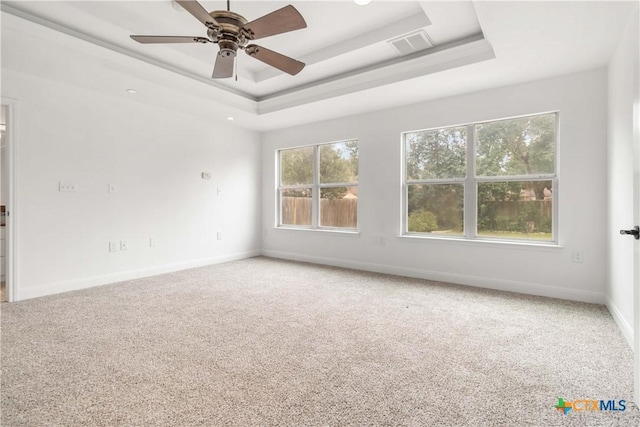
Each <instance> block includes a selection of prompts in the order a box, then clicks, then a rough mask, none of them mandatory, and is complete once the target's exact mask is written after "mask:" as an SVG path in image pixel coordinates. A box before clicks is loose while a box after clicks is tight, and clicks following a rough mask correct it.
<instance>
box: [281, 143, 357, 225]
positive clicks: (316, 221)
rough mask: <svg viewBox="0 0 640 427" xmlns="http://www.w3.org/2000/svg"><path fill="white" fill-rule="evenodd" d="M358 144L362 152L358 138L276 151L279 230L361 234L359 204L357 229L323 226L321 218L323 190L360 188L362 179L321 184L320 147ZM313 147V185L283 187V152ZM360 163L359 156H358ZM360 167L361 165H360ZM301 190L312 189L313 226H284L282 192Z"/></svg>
mask: <svg viewBox="0 0 640 427" xmlns="http://www.w3.org/2000/svg"><path fill="white" fill-rule="evenodd" d="M354 141H355V142H357V143H358V151H359V150H360V146H359V140H358V138H347V139H340V140H337V141H330V142H321V143H317V144H309V145H299V146H295V147H287V148H279V149H277V150H276V171H277V173H276V228H279V229H285V230H286V229H292V230H320V231H335V232H343V233H358V232H359V221H358V217H359V216H360V212H359V211H360V208H359V204H358V208H357V210H358V212H357V213H356V227H355V228H349V227H330V226H323V225H321V223H322V218H321V213H322V212H321V208H320V195H321V192H322V190H323V189H325V188H339V187H355V188H359V185H360V179H359V176H358V181H356V182H331V183H321V182H320V147H321V146H323V145H333V144H340V143H347V142H354ZM308 147H313V165H312V167H313V174H312V175H313V180H312V183H311V184H299V185H282V181H281V178H282V164H281V163H282V162H281V161H282V156H281V154H280V153H281V152H282V151H287V150H296V149H300V148H308ZM358 163H359V156H358ZM358 167H359V165H358ZM301 189H311V224H310V225H296V224H283V223H282V196H281V194H282V191H283V190H301Z"/></svg>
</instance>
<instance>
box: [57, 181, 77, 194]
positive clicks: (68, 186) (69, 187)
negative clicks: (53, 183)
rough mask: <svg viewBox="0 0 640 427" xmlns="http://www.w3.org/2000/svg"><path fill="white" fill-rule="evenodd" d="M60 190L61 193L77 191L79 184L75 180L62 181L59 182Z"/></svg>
mask: <svg viewBox="0 0 640 427" xmlns="http://www.w3.org/2000/svg"><path fill="white" fill-rule="evenodd" d="M58 191H60V192H61V193H75V192H76V191H78V185H77V184H76V183H75V182H62V181H60V182H59V183H58Z"/></svg>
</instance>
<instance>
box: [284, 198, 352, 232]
mask: <svg viewBox="0 0 640 427" xmlns="http://www.w3.org/2000/svg"><path fill="white" fill-rule="evenodd" d="M282 223H283V224H288V225H311V198H310V197H283V198H282ZM320 225H321V226H323V227H343V228H357V227H358V199H320Z"/></svg>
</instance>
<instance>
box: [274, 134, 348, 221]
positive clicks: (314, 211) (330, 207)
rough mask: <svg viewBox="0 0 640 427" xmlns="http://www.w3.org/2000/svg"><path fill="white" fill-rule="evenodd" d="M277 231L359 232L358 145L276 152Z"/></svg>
mask: <svg viewBox="0 0 640 427" xmlns="http://www.w3.org/2000/svg"><path fill="white" fill-rule="evenodd" d="M278 171H279V172H278V211H279V221H278V226H280V227H298V228H327V229H331V228H333V229H357V228H358V141H357V140H348V141H340V142H332V143H327V144H319V145H312V146H307V147H299V148H291V149H285V150H279V151H278Z"/></svg>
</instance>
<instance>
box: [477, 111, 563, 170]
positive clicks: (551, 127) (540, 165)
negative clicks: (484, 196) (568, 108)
mask: <svg viewBox="0 0 640 427" xmlns="http://www.w3.org/2000/svg"><path fill="white" fill-rule="evenodd" d="M555 121H556V115H555V114H544V115H540V116H530V117H522V118H519V119H509V120H500V121H496V122H490V123H480V124H477V125H476V135H477V141H478V142H477V145H476V150H477V153H476V173H477V175H478V176H509V175H511V176H514V175H515V176H518V175H519V176H522V175H535V174H543V173H554V165H555V160H554V154H555V151H556V138H555V129H556V125H555Z"/></svg>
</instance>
